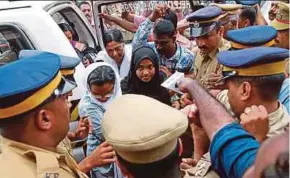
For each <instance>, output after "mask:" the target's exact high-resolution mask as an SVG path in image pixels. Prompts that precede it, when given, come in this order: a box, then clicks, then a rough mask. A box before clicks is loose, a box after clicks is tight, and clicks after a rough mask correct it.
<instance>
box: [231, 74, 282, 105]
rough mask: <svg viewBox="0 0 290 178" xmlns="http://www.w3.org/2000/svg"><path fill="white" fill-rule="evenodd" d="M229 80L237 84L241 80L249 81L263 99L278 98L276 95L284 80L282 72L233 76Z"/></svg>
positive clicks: (240, 82)
mask: <svg viewBox="0 0 290 178" xmlns="http://www.w3.org/2000/svg"><path fill="white" fill-rule="evenodd" d="M229 80H231V81H233V82H235V83H236V84H237V85H240V84H242V83H243V82H249V83H250V84H251V85H253V86H255V87H256V88H257V89H258V94H259V95H260V97H261V99H262V100H264V101H275V100H278V95H279V92H280V90H281V86H282V84H283V82H284V80H285V75H284V74H276V75H269V76H259V77H241V76H235V77H232V78H229Z"/></svg>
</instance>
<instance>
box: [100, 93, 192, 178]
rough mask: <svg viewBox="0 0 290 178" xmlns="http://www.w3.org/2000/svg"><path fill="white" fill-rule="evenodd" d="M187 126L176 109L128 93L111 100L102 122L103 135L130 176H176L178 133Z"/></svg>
mask: <svg viewBox="0 0 290 178" xmlns="http://www.w3.org/2000/svg"><path fill="white" fill-rule="evenodd" d="M136 106H137V107H136ZM138 106H140V107H138ZM161 111H162V112H161ZM187 126H188V120H187V118H186V116H185V115H184V114H182V113H181V112H180V111H178V110H176V109H174V108H171V107H169V106H167V105H165V104H163V103H161V102H159V101H157V100H154V99H152V98H149V97H147V96H142V95H132V94H130V95H123V96H121V97H119V98H117V99H116V100H115V101H113V102H112V104H111V105H110V106H109V107H108V109H107V111H106V112H105V115H104V118H103V122H102V129H103V133H104V137H105V139H106V140H107V142H108V143H109V144H110V145H112V147H113V148H114V149H115V151H116V154H117V158H118V163H119V166H120V169H121V171H122V173H123V174H124V176H127V177H130V178H149V177H150V178H179V177H180V171H179V156H180V155H181V153H182V145H181V142H180V141H179V140H178V137H179V136H180V135H181V134H182V133H184V132H185V130H186V128H187Z"/></svg>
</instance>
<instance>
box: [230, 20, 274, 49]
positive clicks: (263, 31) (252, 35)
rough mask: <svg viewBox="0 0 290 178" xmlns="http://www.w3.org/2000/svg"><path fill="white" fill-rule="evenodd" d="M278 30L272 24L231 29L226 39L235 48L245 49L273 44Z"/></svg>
mask: <svg viewBox="0 0 290 178" xmlns="http://www.w3.org/2000/svg"><path fill="white" fill-rule="evenodd" d="M276 36H277V30H276V29H275V28H273V27H271V26H267V25H265V26H251V27H245V28H241V29H237V30H230V31H228V32H227V34H226V37H225V38H226V39H227V40H228V41H230V42H231V45H232V48H234V49H245V48H250V47H255V46H273V45H274V44H275V37H276Z"/></svg>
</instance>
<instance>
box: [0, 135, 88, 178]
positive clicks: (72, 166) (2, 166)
mask: <svg viewBox="0 0 290 178" xmlns="http://www.w3.org/2000/svg"><path fill="white" fill-rule="evenodd" d="M1 142H2V143H1V147H2V148H1V154H0V172H1V177H5V178H16V177H29V178H34V177H35V178H87V176H86V175H85V174H84V173H82V172H81V171H80V170H79V169H78V166H77V163H76V162H75V161H74V159H73V158H72V157H71V156H70V155H68V154H67V153H66V151H65V150H63V149H62V148H60V147H58V148H57V152H51V151H48V150H44V149H41V148H38V147H34V146H30V145H27V144H24V143H20V142H15V141H12V140H8V139H6V138H3V137H2V138H1Z"/></svg>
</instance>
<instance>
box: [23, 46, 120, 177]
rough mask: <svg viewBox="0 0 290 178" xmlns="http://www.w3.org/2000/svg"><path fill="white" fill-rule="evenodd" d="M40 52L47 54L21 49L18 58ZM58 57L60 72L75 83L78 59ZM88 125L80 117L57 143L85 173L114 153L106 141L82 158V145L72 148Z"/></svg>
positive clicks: (110, 160)
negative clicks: (75, 126)
mask: <svg viewBox="0 0 290 178" xmlns="http://www.w3.org/2000/svg"><path fill="white" fill-rule="evenodd" d="M41 54H48V52H44V51H38V50H22V51H20V53H19V59H20V60H21V59H27V58H29V57H34V58H35V59H36V58H38V56H39V55H41ZM50 54H53V53H50ZM58 57H59V58H60V61H61V66H60V72H61V74H62V75H63V77H64V78H66V79H67V80H69V81H70V82H72V83H75V80H74V76H73V75H74V72H75V68H76V67H77V65H78V64H79V63H80V59H79V58H75V57H68V56H62V55H58ZM44 60H45V59H44ZM67 95H68V96H71V95H72V91H70V92H69V93H68V94H67ZM78 101H79V100H78ZM77 103H78V102H77ZM70 105H71V103H69V106H70ZM74 115H76V117H78V112H76V113H74V112H73V113H72V116H74ZM89 127H90V123H89V120H88V119H87V118H81V119H80V121H78V126H77V128H76V130H75V132H68V134H67V137H65V138H64V139H63V140H62V141H61V142H60V144H59V145H58V147H59V148H63V149H64V150H66V151H67V153H68V154H69V155H70V156H71V157H73V158H75V159H76V160H77V161H78V163H79V164H78V166H79V169H80V170H81V171H82V172H85V173H87V172H88V171H89V170H91V169H92V168H93V167H100V166H102V165H106V164H108V163H111V162H114V159H112V158H111V157H110V156H104V155H108V154H111V155H114V152H113V149H112V147H111V146H110V145H108V144H107V143H103V144H101V145H100V146H99V147H98V148H97V149H96V150H95V151H94V152H93V153H92V154H91V155H89V156H87V157H86V158H84V156H85V155H84V153H83V145H79V146H78V145H77V146H75V147H74V149H73V148H72V144H71V141H75V140H84V139H86V138H87V136H88V133H89ZM78 147H80V148H78Z"/></svg>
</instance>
